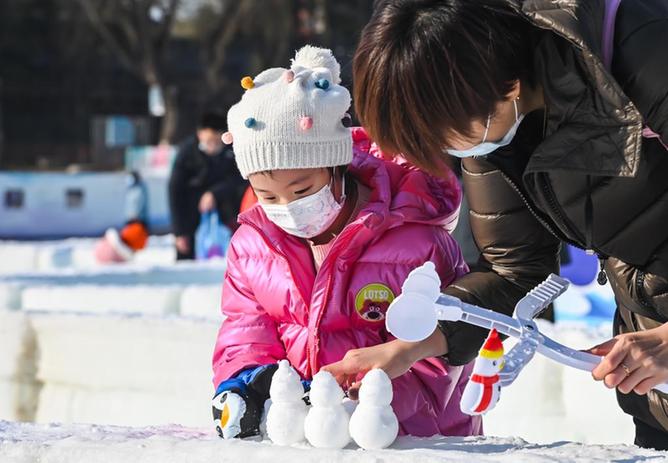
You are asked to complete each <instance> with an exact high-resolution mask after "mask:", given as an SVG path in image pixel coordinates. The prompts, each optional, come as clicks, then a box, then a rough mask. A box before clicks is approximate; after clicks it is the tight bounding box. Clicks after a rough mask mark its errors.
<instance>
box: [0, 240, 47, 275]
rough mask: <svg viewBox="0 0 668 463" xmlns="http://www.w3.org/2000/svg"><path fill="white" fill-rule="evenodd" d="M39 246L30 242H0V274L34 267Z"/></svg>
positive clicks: (26, 270)
mask: <svg viewBox="0 0 668 463" xmlns="http://www.w3.org/2000/svg"><path fill="white" fill-rule="evenodd" d="M38 253H39V248H38V247H37V246H35V245H34V244H31V243H18V242H8V241H4V242H0V275H8V274H12V273H17V272H30V271H33V270H35V269H36V267H37V259H38Z"/></svg>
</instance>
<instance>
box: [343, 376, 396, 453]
mask: <svg viewBox="0 0 668 463" xmlns="http://www.w3.org/2000/svg"><path fill="white" fill-rule="evenodd" d="M391 402H392V381H390V378H389V377H388V376H387V375H386V374H385V372H384V371H383V370H380V369H378V368H375V369H373V370H370V371H369V372H368V373H367V374H366V376H364V379H362V386H360V390H359V405H357V408H356V409H355V411H354V412H353V415H352V416H351V417H350V436H351V437H352V438H353V439H354V440H355V442H356V443H357V445H359V446H360V447H362V448H363V449H368V450H376V449H383V448H385V447H388V446H389V445H391V444H392V442H394V440H395V439H396V438H397V434H398V433H399V421H398V420H397V417H396V415H395V414H394V411H393V410H392V407H391V406H390V403H391Z"/></svg>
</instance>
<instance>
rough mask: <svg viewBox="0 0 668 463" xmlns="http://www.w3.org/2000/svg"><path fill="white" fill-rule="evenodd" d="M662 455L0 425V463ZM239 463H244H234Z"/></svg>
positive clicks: (440, 441)
mask: <svg viewBox="0 0 668 463" xmlns="http://www.w3.org/2000/svg"><path fill="white" fill-rule="evenodd" d="M666 458H668V453H666V452H657V451H652V450H644V449H639V448H637V447H634V446H629V445H615V446H600V445H583V444H576V443H571V442H555V443H552V444H548V445H537V444H530V443H528V442H526V441H524V440H522V439H519V438H516V437H510V438H499V437H434V438H428V439H418V438H411V437H400V438H399V439H398V440H397V441H396V442H395V443H394V444H393V445H392V447H390V448H389V449H385V450H379V451H364V450H359V449H357V448H355V447H354V446H352V445H351V446H349V447H348V448H346V449H343V450H325V449H314V448H312V447H310V446H308V445H306V444H300V445H296V446H293V447H279V446H276V445H273V444H271V443H270V442H268V441H263V442H258V441H250V440H244V441H240V440H229V441H224V440H221V439H219V438H218V437H217V436H215V435H214V434H213V433H212V432H210V431H209V430H206V429H205V430H203V429H195V428H184V427H181V426H175V425H170V426H163V427H149V428H126V427H114V426H99V425H57V424H49V425H34V424H27V423H13V422H7V421H0V460H1V461H3V462H8V463H28V462H34V461H44V462H49V463H64V462H68V463H77V462H86V463H96V462H104V463H115V462H118V463H126V462H128V461H132V462H135V463H149V462H156V463H169V462H177V461H178V462H181V461H198V462H199V461H201V462H205V461H211V462H213V461H253V462H261V461H270V462H272V463H283V462H285V463H295V462H300V463H302V462H317V463H321V462H323V461H337V462H369V461H374V462H381V461H382V462H383V463H399V462H411V463H412V462H416V461H419V462H420V463H431V462H443V461H451V462H467V463H470V462H472V461H474V462H476V463H478V462H517V461H522V462H541V463H542V462H548V461H559V462H608V461H612V460H616V461H638V460H642V461H645V462H652V461H656V462H659V461H666ZM241 459H243V460H241Z"/></svg>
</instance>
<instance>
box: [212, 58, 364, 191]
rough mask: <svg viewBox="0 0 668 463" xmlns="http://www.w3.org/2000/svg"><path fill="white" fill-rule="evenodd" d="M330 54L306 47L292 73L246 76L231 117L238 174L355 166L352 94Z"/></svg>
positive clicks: (227, 140)
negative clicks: (240, 95)
mask: <svg viewBox="0 0 668 463" xmlns="http://www.w3.org/2000/svg"><path fill="white" fill-rule="evenodd" d="M340 82H341V77H340V67H339V63H338V62H337V61H336V59H335V58H334V56H333V55H332V52H331V50H326V49H323V48H317V47H312V46H310V45H307V46H305V47H303V48H302V49H301V50H299V51H298V52H297V54H296V55H295V58H294V59H293V60H292V66H291V67H290V69H284V68H271V69H267V70H265V71H263V72H261V73H260V74H259V75H258V76H256V77H255V79H251V78H250V77H245V78H244V79H242V81H241V85H242V86H243V87H244V88H245V89H246V92H245V93H244V95H243V97H242V98H241V101H240V102H239V103H237V104H235V105H234V106H232V108H230V110H229V112H228V113H227V125H228V130H229V132H226V133H225V134H224V135H223V141H224V142H225V143H228V144H229V143H232V142H234V154H235V157H236V161H237V166H238V167H239V172H241V175H242V176H243V177H244V178H248V176H249V175H251V174H253V173H256V172H263V171H267V170H281V169H307V168H317V167H334V166H340V165H346V164H350V162H351V161H352V158H353V149H352V136H351V133H350V130H349V129H348V127H349V126H350V115H348V114H347V113H346V111H347V110H348V108H349V107H350V93H349V92H348V90H347V89H346V88H345V87H342V86H341V85H339V84H340Z"/></svg>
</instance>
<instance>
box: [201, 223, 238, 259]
mask: <svg viewBox="0 0 668 463" xmlns="http://www.w3.org/2000/svg"><path fill="white" fill-rule="evenodd" d="M231 238H232V232H231V230H230V229H229V228H228V227H226V226H225V225H223V224H222V223H221V222H220V219H219V218H218V213H217V212H215V211H213V212H205V213H204V214H202V218H201V220H200V223H199V227H197V231H196V232H195V258H196V259H197V260H207V259H211V258H213V257H224V256H225V253H226V252H227V246H228V245H229V244H230V239H231Z"/></svg>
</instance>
